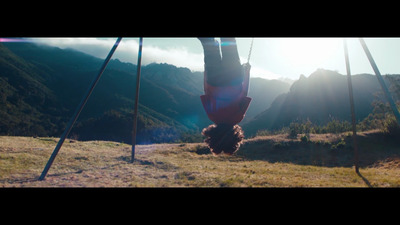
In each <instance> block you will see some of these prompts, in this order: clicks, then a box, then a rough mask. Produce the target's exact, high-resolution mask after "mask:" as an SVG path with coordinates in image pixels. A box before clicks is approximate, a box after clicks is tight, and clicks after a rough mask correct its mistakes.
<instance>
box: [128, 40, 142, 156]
mask: <svg viewBox="0 0 400 225" xmlns="http://www.w3.org/2000/svg"><path fill="white" fill-rule="evenodd" d="M142 47H143V37H141V38H139V52H138V62H137V74H136V97H135V109H134V114H133V133H132V156H131V163H133V161H134V160H135V147H136V132H137V116H138V103H139V88H140V69H141V67H142Z"/></svg>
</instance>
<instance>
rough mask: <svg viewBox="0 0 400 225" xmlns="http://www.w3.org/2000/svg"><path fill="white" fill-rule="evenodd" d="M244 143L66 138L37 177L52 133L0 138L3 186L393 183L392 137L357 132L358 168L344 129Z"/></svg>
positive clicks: (398, 158)
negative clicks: (234, 146)
mask: <svg viewBox="0 0 400 225" xmlns="http://www.w3.org/2000/svg"><path fill="white" fill-rule="evenodd" d="M300 136H301V135H299V138H297V139H288V138H287V136H286V135H274V136H263V137H256V138H253V139H249V140H246V142H245V144H244V145H243V146H242V147H241V149H240V150H239V151H238V152H237V154H235V155H234V156H213V155H212V154H210V152H209V150H208V149H207V148H206V147H205V146H204V145H203V144H200V143H191V144H153V145H139V146H137V152H136V161H135V162H134V163H133V164H131V163H129V160H130V149H131V146H130V145H127V144H123V143H118V142H107V141H87V142H80V141H74V140H67V141H66V142H65V144H64V146H63V148H62V149H61V151H60V153H59V155H58V156H57V158H56V160H55V161H54V164H53V166H52V168H51V169H50V171H49V173H48V175H47V177H46V180H44V181H38V180H37V179H38V177H39V175H40V173H41V171H42V170H43V167H44V166H45V164H46V162H47V160H48V158H49V156H50V154H51V152H52V151H53V148H54V146H55V145H56V142H57V140H58V139H57V138H30V137H7V136H2V137H0V186H1V187H367V186H373V187H398V186H400V176H399V174H400V173H399V172H400V147H399V144H398V141H396V140H394V139H391V138H388V137H385V136H384V135H383V134H382V133H380V132H377V131H375V132H374V131H370V132H364V133H361V134H360V136H359V141H360V144H359V145H360V172H361V174H362V175H363V177H364V179H363V178H362V177H360V176H358V175H357V174H356V173H355V172H354V167H353V161H352V159H353V150H352V148H351V143H352V142H351V138H350V136H349V135H348V134H346V133H344V134H340V135H332V134H322V135H313V134H311V136H310V139H309V140H308V141H304V139H303V141H302V140H301V139H300Z"/></svg>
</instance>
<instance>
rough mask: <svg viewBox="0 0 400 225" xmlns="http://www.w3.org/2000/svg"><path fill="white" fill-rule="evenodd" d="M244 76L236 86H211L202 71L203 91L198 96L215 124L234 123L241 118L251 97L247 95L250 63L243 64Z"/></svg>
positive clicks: (238, 121)
mask: <svg viewBox="0 0 400 225" xmlns="http://www.w3.org/2000/svg"><path fill="white" fill-rule="evenodd" d="M244 69H245V71H244V72H245V76H244V80H243V82H242V83H241V84H239V85H236V86H224V87H220V86H212V85H210V84H208V83H207V81H206V75H207V74H206V72H204V92H205V94H204V95H202V96H200V99H201V102H202V103H203V107H204V110H205V111H206V113H207V115H208V118H209V119H210V120H211V121H213V122H214V123H216V124H229V125H235V124H238V123H240V121H242V120H243V118H244V116H245V114H246V111H247V108H248V107H249V105H250V102H251V98H249V97H247V93H248V88H249V77H250V65H249V64H245V65H244Z"/></svg>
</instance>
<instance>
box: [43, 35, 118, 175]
mask: <svg viewBox="0 0 400 225" xmlns="http://www.w3.org/2000/svg"><path fill="white" fill-rule="evenodd" d="M121 40H122V37H119V38H118V39H117V41H116V42H115V44H114V46H113V47H112V49H111V50H110V52H109V53H108V56H107V57H106V59H105V60H104V63H103V65H102V66H101V69H100V71H99V73H98V75H97V76H96V77H95V78H94V80H93V81H92V83H91V85H90V87H89V88H88V89H87V91H86V94H85V96H84V97H83V98H82V100H81V103H80V104H79V106H78V107H77V108H76V110H75V113H74V115H73V116H72V118H71V119H70V121H69V123H68V125H67V128H66V129H65V131H64V133H63V134H62V135H61V137H60V140H59V141H58V144H57V146H56V147H55V149H54V151H53V153H52V154H51V156H50V159H49V161H48V162H47V164H46V166H45V168H44V170H43V172H42V174H41V175H40V177H39V180H44V178H45V177H46V175H47V172H48V171H49V169H50V167H51V165H52V164H53V161H54V159H55V158H56V156H57V154H58V152H59V151H60V149H61V146H62V145H63V143H64V141H65V139H66V138H67V136H68V134H69V133H70V132H71V129H72V127H73V126H74V124H75V122H76V120H77V119H78V117H79V114H80V113H81V112H82V110H83V107H84V106H85V105H86V102H87V101H88V99H89V97H90V95H91V94H92V92H93V89H94V88H95V87H96V84H97V83H98V81H99V79H100V77H101V75H102V74H103V72H104V70H105V69H106V67H107V65H108V62H109V61H110V59H111V57H112V55H113V54H114V52H115V50H116V49H117V47H118V45H119V43H120V42H121Z"/></svg>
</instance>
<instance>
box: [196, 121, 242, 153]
mask: <svg viewBox="0 0 400 225" xmlns="http://www.w3.org/2000/svg"><path fill="white" fill-rule="evenodd" d="M202 134H203V135H204V136H206V139H205V140H204V142H206V143H207V144H208V147H209V148H210V150H211V152H212V153H213V154H216V155H218V154H220V153H221V152H224V153H225V154H229V155H232V154H233V153H234V152H236V151H237V150H238V149H239V147H240V145H241V144H242V143H243V138H244V134H243V130H242V128H241V127H240V126H239V125H233V126H232V125H225V124H212V125H210V126H208V127H207V128H204V129H203V131H202Z"/></svg>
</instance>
